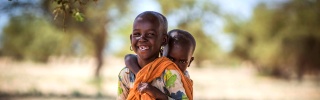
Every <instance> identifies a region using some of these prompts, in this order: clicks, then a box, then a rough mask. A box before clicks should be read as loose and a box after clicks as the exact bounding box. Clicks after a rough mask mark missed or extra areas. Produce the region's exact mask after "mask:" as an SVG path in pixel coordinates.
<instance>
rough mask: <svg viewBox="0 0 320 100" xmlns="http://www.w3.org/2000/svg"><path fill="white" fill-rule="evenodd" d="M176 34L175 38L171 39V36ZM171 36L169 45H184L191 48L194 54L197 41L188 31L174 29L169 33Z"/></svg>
mask: <svg viewBox="0 0 320 100" xmlns="http://www.w3.org/2000/svg"><path fill="white" fill-rule="evenodd" d="M173 33H176V34H177V35H175V36H174V37H171V34H173ZM168 35H169V38H171V39H169V43H173V44H175V45H182V46H184V47H188V46H191V48H192V52H194V50H195V48H196V40H195V39H194V37H193V36H192V35H191V34H190V33H189V32H187V31H184V30H180V29H173V30H171V31H169V32H168Z"/></svg>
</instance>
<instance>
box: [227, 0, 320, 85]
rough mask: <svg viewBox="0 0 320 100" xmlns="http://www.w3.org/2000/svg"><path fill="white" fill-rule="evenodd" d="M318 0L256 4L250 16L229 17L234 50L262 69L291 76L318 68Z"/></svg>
mask: <svg viewBox="0 0 320 100" xmlns="http://www.w3.org/2000/svg"><path fill="white" fill-rule="evenodd" d="M319 8H320V2H319V1H317V0H315V1H302V0H293V1H288V2H286V3H284V4H281V5H280V6H277V7H274V8H271V7H268V6H267V5H265V4H263V3H262V4H260V5H258V6H257V7H256V8H255V10H254V12H253V17H252V19H250V20H248V21H242V22H241V21H236V20H232V19H231V18H229V20H228V25H226V27H225V30H226V31H227V32H229V33H233V35H234V36H235V37H236V38H235V45H234V49H233V54H234V55H236V56H238V57H240V58H241V59H245V60H250V61H252V62H253V63H254V64H255V65H256V66H257V68H258V70H259V71H260V72H261V73H266V74H270V75H275V76H278V77H286V78H290V77H293V76H297V78H298V79H301V78H302V76H303V74H305V73H308V72H310V71H312V72H315V73H319V71H320V67H319V65H320V62H319V61H320V35H319V32H320V30H319V28H318V27H319V26H320V23H319V22H320V13H315V12H319V11H320V9H319Z"/></svg>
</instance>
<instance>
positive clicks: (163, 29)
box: [135, 11, 168, 35]
mask: <svg viewBox="0 0 320 100" xmlns="http://www.w3.org/2000/svg"><path fill="white" fill-rule="evenodd" d="M139 17H146V18H147V20H157V21H158V22H157V24H158V25H159V26H158V27H159V30H160V33H162V34H164V35H166V34H167V31H168V21H167V18H166V17H165V16H163V15H162V14H160V13H158V12H155V11H145V12H142V13H141V14H139V15H138V16H137V17H136V18H135V20H136V19H137V18H139Z"/></svg>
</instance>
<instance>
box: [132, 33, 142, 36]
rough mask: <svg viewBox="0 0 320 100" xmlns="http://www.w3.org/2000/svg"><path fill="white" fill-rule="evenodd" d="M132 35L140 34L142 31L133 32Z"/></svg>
mask: <svg viewBox="0 0 320 100" xmlns="http://www.w3.org/2000/svg"><path fill="white" fill-rule="evenodd" d="M132 35H133V36H139V35H140V33H139V32H133V33H132Z"/></svg>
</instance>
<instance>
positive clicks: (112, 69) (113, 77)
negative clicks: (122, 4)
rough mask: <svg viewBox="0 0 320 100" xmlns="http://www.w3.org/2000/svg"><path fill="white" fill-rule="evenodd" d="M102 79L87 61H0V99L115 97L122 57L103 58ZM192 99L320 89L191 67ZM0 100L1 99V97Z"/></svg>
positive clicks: (246, 72) (314, 96) (300, 98)
mask: <svg viewBox="0 0 320 100" xmlns="http://www.w3.org/2000/svg"><path fill="white" fill-rule="evenodd" d="M106 59H107V60H106V61H105V65H104V67H103V69H102V73H103V77H102V80H100V82H99V80H94V79H93V78H92V76H93V73H92V72H93V70H94V63H93V60H92V59H91V58H81V59H80V58H54V59H51V60H50V62H49V63H48V64H39V63H32V62H13V61H11V60H9V59H6V58H1V59H0V97H1V98H6V99H22V98H23V99H39V100H43V99H70V98H73V99H115V98H116V93H117V75H118V72H119V71H120V70H121V69H122V68H123V66H124V64H123V62H122V59H118V58H113V57H107V58H106ZM188 70H189V73H190V74H191V78H192V79H193V81H194V98H195V99H196V100H198V99H280V100H284V99H286V100H292V99H295V100H319V99H320V86H319V85H316V84H315V83H314V82H311V81H304V82H301V83H300V82H297V81H286V80H279V79H273V78H269V77H261V76H256V74H255V72H254V70H252V68H250V67H215V66H214V67H212V66H208V67H204V68H200V69H197V68H193V67H190V68H189V69H188ZM1 98H0V99H1Z"/></svg>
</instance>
